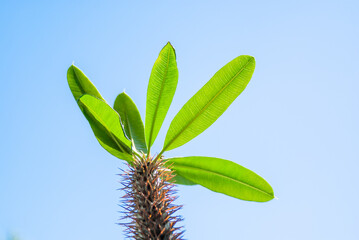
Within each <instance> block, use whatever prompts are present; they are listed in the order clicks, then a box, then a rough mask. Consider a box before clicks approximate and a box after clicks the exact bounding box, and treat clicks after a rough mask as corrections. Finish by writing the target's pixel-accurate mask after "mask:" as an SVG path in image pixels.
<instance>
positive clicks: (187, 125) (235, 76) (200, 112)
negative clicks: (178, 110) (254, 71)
mask: <svg viewBox="0 0 359 240" xmlns="http://www.w3.org/2000/svg"><path fill="white" fill-rule="evenodd" d="M251 61H252V58H251V59H250V60H249V61H248V62H247V63H246V64H245V65H244V66H243V67H242V68H241V70H240V71H239V72H238V73H236V75H234V77H233V78H232V79H231V80H230V81H229V82H228V83H227V84H226V85H225V86H224V87H223V88H222V89H221V90H220V91H219V92H218V93H217V94H216V95H214V96H213V98H212V99H211V100H210V101H209V102H208V103H207V104H206V105H205V106H204V107H203V108H202V109H201V110H200V111H199V112H198V113H197V114H196V115H195V117H194V118H192V120H191V121H189V122H188V123H187V124H186V125H185V126H184V127H183V128H182V129H181V131H180V132H178V133H177V135H176V136H175V137H174V138H172V140H171V141H170V142H169V143H168V144H167V145H166V146H165V147H164V148H163V150H162V152H164V151H166V149H167V148H168V147H169V146H171V144H172V143H173V142H174V141H175V140H176V139H177V138H178V137H179V136H180V135H181V134H182V133H183V132H184V131H185V130H186V129H187V128H188V127H189V126H190V125H191V124H192V123H193V122H194V121H195V120H196V119H197V118H198V116H199V115H201V114H202V113H203V112H204V111H205V110H206V109H207V108H208V106H209V105H210V104H211V103H212V102H213V101H214V100H215V99H216V98H217V97H218V96H219V95H220V94H221V93H222V92H223V91H224V89H226V88H227V87H228V85H229V84H231V83H232V81H233V80H234V79H235V78H237V76H238V75H239V74H240V73H241V72H242V71H243V70H244V69H245V68H246V67H247V65H248V64H249V63H250V62H251ZM196 94H197V93H196Z"/></svg>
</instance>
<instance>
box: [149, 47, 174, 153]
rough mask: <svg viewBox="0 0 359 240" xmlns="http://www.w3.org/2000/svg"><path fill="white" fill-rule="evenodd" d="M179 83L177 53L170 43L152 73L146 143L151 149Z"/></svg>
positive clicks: (161, 53) (162, 51) (162, 52)
mask: <svg viewBox="0 0 359 240" xmlns="http://www.w3.org/2000/svg"><path fill="white" fill-rule="evenodd" d="M177 82H178V70H177V63H176V53H175V50H174V48H173V47H172V45H171V44H170V43H167V45H166V46H165V47H164V48H163V49H162V50H161V52H160V54H159V56H158V58H157V60H156V62H155V64H154V66H153V68H152V72H151V76H150V80H149V83H148V88H147V101H146V124H145V132H146V141H147V146H148V149H150V148H151V146H152V144H153V142H154V141H155V139H156V137H157V134H158V132H159V131H160V128H161V126H162V123H163V120H164V119H165V117H166V114H167V111H168V109H169V107H170V105H171V102H172V99H173V96H174V94H175V91H176V87H177Z"/></svg>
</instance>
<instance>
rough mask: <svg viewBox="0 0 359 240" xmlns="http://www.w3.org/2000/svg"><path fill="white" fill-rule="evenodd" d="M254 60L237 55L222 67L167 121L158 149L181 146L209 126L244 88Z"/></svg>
mask: <svg viewBox="0 0 359 240" xmlns="http://www.w3.org/2000/svg"><path fill="white" fill-rule="evenodd" d="M254 67H255V60H254V58H253V57H251V56H245V55H243V56H239V57H237V58H235V59H233V60H232V61H231V62H229V63H228V64H226V65H225V66H224V67H222V68H221V69H220V70H219V71H218V72H217V73H216V74H215V75H214V76H213V77H212V78H211V79H210V80H209V81H208V82H207V83H206V84H205V85H204V86H203V87H202V88H201V89H200V90H199V91H198V92H197V93H196V94H195V95H194V96H193V97H192V98H191V99H190V100H188V102H187V103H186V104H185V105H184V106H183V107H182V109H181V110H180V111H179V112H178V113H177V115H176V116H175V117H174V119H173V120H172V122H171V125H170V127H169V129H168V132H167V135H166V139H165V143H164V146H163V150H162V152H164V151H166V150H171V149H174V148H177V147H179V146H182V145H183V144H185V143H187V142H188V141H190V140H191V139H193V138H195V137H196V136H197V135H199V134H200V133H202V132H203V131H204V130H206V129H207V128H208V127H209V126H211V125H212V124H213V123H214V122H215V121H216V120H217V119H218V118H219V117H220V116H221V115H222V113H223V112H224V111H225V110H226V109H227V108H228V107H229V105H230V104H231V103H232V102H233V101H234V100H235V99H236V98H237V97H238V96H239V94H240V93H241V92H242V91H243V90H244V89H245V88H246V86H247V84H248V82H249V80H250V79H251V77H252V74H253V71H254Z"/></svg>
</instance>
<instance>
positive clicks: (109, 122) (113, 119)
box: [78, 94, 132, 161]
mask: <svg viewBox="0 0 359 240" xmlns="http://www.w3.org/2000/svg"><path fill="white" fill-rule="evenodd" d="M78 105H79V107H80V108H81V111H82V112H83V114H84V115H85V117H86V118H87V120H88V121H89V123H90V126H91V128H92V130H93V132H94V134H95V136H96V138H97V140H98V141H99V143H100V144H101V146H102V147H103V148H105V149H106V150H107V151H108V152H109V153H111V154H112V155H114V156H116V157H118V158H120V159H123V160H126V161H132V156H131V142H130V141H129V140H128V139H126V137H125V136H124V134H123V131H122V127H121V122H120V116H119V115H118V114H117V112H116V111H115V110H113V109H112V108H111V107H110V106H109V105H107V103H105V102H104V101H102V100H100V99H98V98H96V97H93V96H91V95H88V94H85V95H83V96H82V97H80V98H79V100H78Z"/></svg>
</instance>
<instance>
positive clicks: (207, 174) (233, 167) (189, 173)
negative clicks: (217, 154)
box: [168, 157, 274, 202]
mask: <svg viewBox="0 0 359 240" xmlns="http://www.w3.org/2000/svg"><path fill="white" fill-rule="evenodd" d="M168 163H169V164H172V166H171V169H173V170H175V173H176V174H178V175H179V176H182V177H184V178H185V179H188V180H189V181H191V182H193V183H197V184H200V185H202V186H204V187H206V188H208V189H210V190H212V191H215V192H219V193H223V194H226V195H228V196H231V197H235V198H238V199H242V200H247V201H255V202H267V201H269V200H272V199H273V198H274V193H273V189H272V187H271V186H270V185H269V184H268V183H267V182H266V181H265V180H264V179H263V178H262V177H260V176H259V175H257V174H256V173H254V172H252V171H251V170H249V169H247V168H245V167H242V166H240V165H238V164H236V163H234V162H231V161H228V160H224V159H220V158H212V157H180V158H170V159H168Z"/></svg>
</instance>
